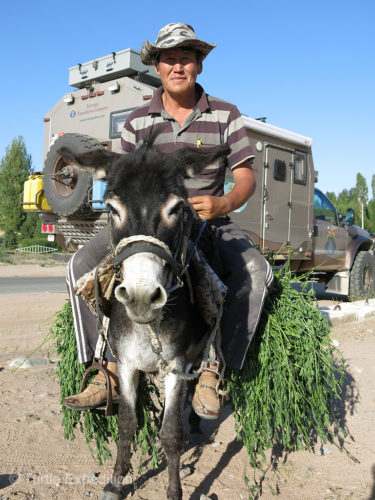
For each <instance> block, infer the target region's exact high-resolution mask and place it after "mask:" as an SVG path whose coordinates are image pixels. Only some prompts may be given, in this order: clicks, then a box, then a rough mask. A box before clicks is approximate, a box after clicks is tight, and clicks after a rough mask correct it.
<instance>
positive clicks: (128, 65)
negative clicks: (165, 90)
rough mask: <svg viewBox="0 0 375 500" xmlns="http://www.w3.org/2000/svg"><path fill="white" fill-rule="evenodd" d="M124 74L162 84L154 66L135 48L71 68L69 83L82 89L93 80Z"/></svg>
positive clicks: (97, 80) (102, 79)
mask: <svg viewBox="0 0 375 500" xmlns="http://www.w3.org/2000/svg"><path fill="white" fill-rule="evenodd" d="M123 76H130V77H137V78H138V79H140V80H141V81H143V82H145V83H149V84H151V85H154V86H156V87H158V86H160V79H159V77H158V76H157V75H156V73H155V70H154V67H153V66H146V65H145V64H143V63H142V62H141V55H140V53H139V52H137V51H136V50H133V49H125V50H121V51H119V52H112V53H111V54H109V55H108V56H104V57H100V58H99V59H94V60H92V61H88V62H86V63H83V64H77V65H76V66H72V67H71V68H69V85H71V86H72V87H76V88H79V89H82V88H84V87H87V86H88V85H89V84H90V83H91V82H94V81H95V82H107V81H109V80H114V79H115V78H121V77H123Z"/></svg>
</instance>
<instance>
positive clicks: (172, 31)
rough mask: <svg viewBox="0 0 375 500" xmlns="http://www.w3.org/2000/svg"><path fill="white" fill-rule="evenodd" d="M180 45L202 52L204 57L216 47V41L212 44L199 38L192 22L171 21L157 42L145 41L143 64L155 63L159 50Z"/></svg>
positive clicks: (142, 54) (142, 53) (162, 30)
mask: <svg viewBox="0 0 375 500" xmlns="http://www.w3.org/2000/svg"><path fill="white" fill-rule="evenodd" d="M180 47H190V48H192V49H197V50H199V52H201V54H202V56H203V59H204V58H205V57H206V55H207V54H208V53H209V52H211V50H212V49H214V48H215V47H216V43H213V44H212V45H210V44H209V43H206V42H203V41H202V40H199V39H198V38H197V35H196V34H195V32H194V29H193V28H192V26H190V24H184V23H170V24H167V25H166V26H164V27H163V28H161V30H160V31H159V33H158V38H157V39H156V42H155V43H154V44H152V43H151V42H149V41H148V40H147V41H146V42H144V43H143V45H142V49H141V60H142V62H143V64H147V65H148V66H150V65H151V64H154V63H155V55H156V54H157V53H158V52H161V51H163V50H168V49H176V48H180Z"/></svg>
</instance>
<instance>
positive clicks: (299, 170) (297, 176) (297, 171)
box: [294, 153, 307, 186]
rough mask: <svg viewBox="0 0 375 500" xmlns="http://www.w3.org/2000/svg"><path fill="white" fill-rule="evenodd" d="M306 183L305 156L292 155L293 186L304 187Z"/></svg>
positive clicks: (300, 154)
mask: <svg viewBox="0 0 375 500" xmlns="http://www.w3.org/2000/svg"><path fill="white" fill-rule="evenodd" d="M306 183H307V169H306V155H305V154H304V153H296V154H295V155H294V184H302V185H303V186H306Z"/></svg>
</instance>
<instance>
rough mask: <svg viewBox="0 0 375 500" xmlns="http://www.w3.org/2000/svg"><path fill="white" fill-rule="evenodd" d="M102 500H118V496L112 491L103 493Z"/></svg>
mask: <svg viewBox="0 0 375 500" xmlns="http://www.w3.org/2000/svg"><path fill="white" fill-rule="evenodd" d="M102 500H120V495H119V494H117V493H112V491H103V495H102Z"/></svg>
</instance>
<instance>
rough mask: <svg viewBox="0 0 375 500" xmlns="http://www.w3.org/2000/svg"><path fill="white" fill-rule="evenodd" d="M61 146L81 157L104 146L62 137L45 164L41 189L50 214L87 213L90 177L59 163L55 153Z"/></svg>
mask: <svg viewBox="0 0 375 500" xmlns="http://www.w3.org/2000/svg"><path fill="white" fill-rule="evenodd" d="M62 146H66V147H68V148H70V149H72V150H73V151H74V152H76V153H84V152H85V151H88V150H90V149H95V148H101V147H103V146H101V144H100V142H98V141H97V140H96V139H93V138H91V137H89V136H87V135H80V134H64V135H62V136H61V137H59V138H58V139H57V140H56V141H55V142H54V144H53V145H52V146H51V149H50V150H49V151H48V153H47V157H46V161H45V162H44V169H43V188H44V194H45V196H46V198H47V201H48V204H49V206H50V207H51V209H52V211H53V212H55V213H56V214H57V215H65V216H66V215H72V214H75V213H77V212H84V211H90V208H89V205H88V204H87V197H88V191H89V189H90V187H91V185H92V177H91V175H90V174H89V173H86V172H83V171H81V170H79V169H78V168H77V167H74V166H73V165H68V164H67V163H66V161H65V160H63V159H62V157H61V156H60V155H59V153H58V151H59V149H60V148H61V147H62Z"/></svg>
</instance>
